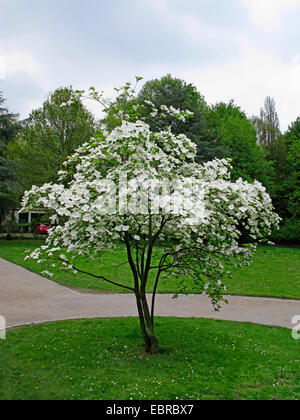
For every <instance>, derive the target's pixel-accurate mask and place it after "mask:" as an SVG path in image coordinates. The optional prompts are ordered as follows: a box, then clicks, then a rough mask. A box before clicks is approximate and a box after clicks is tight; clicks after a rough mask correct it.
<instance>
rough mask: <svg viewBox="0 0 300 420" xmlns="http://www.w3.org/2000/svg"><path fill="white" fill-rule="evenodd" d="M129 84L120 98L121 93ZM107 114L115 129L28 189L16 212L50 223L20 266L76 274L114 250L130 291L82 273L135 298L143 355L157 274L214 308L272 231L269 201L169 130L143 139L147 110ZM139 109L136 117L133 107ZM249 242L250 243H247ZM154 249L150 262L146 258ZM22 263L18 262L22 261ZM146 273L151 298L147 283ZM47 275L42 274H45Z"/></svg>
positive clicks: (153, 345)
mask: <svg viewBox="0 0 300 420" xmlns="http://www.w3.org/2000/svg"><path fill="white" fill-rule="evenodd" d="M128 90H129V89H128V85H127V87H126V88H125V89H124V91H123V94H124V96H126V95H127V94H128ZM126 104H127V109H126V107H124V106H123V105H122V106H119V107H118V106H116V107H115V113H116V115H117V117H116V121H117V123H116V126H115V127H113V128H112V127H110V128H109V129H108V128H107V126H104V127H103V130H102V132H101V133H100V134H99V135H98V136H97V137H96V138H93V139H91V141H90V142H88V143H86V144H84V145H83V146H82V147H81V148H79V149H78V150H77V152H76V153H75V154H74V155H72V156H71V157H70V158H69V159H68V161H67V162H66V164H65V167H66V170H65V171H62V172H61V173H60V182H61V183H59V184H46V185H44V186H42V187H33V188H32V189H31V191H29V192H26V193H25V196H24V199H23V206H24V209H30V208H32V207H37V206H38V207H44V208H45V209H48V210H49V211H51V212H52V213H53V222H54V221H55V220H58V221H59V222H58V224H57V225H56V226H55V227H53V228H52V229H51V230H50V231H49V236H48V238H47V242H46V245H44V246H42V247H40V248H38V249H37V250H35V251H34V252H33V253H31V255H29V256H28V257H29V258H33V259H35V260H37V261H38V262H40V263H42V262H44V261H45V260H48V259H53V260H54V262H53V264H56V265H58V266H61V267H62V268H64V269H68V270H72V271H73V272H74V273H76V272H84V271H83V270H82V269H81V267H78V266H77V265H76V264H75V262H74V256H76V255H82V256H86V257H89V258H93V259H96V260H99V264H101V256H102V254H103V252H107V251H111V252H113V251H114V249H115V247H116V244H117V243H120V242H122V243H123V244H124V246H125V248H126V252H127V263H128V264H129V266H130V268H131V271H132V285H131V286H128V285H124V284H122V283H121V282H117V281H116V279H110V278H106V277H105V276H97V275H95V273H85V274H90V275H93V276H94V277H97V278H99V280H100V281H104V282H108V283H111V284H114V285H116V286H119V287H121V288H124V289H126V290H128V291H130V292H132V293H134V294H135V297H136V303H137V310H138V314H139V320H140V326H141V331H142V335H143V338H144V342H145V346H146V351H147V352H151V353H157V352H159V351H160V348H159V344H158V340H157V337H156V334H155V326H154V310H155V296H156V292H157V287H158V284H159V281H160V279H161V276H162V275H163V274H166V273H167V274H168V275H169V276H171V275H173V276H177V277H178V278H179V279H182V288H181V290H178V291H176V292H177V293H182V292H185V291H186V288H185V283H186V282H189V283H191V282H193V284H194V285H195V286H196V287H197V289H198V291H199V293H204V294H206V295H208V296H209V297H210V298H211V301H212V304H213V305H214V307H215V309H216V310H218V309H220V302H221V300H222V294H223V293H224V288H225V285H224V280H223V279H224V276H225V275H228V274H229V273H230V268H231V267H232V265H234V266H236V265H240V264H245V263H246V264H247V263H249V261H250V258H251V256H252V254H253V251H254V249H255V245H256V244H257V243H258V242H259V241H263V240H265V239H266V238H267V237H268V235H269V234H270V232H271V229H272V228H273V227H274V225H276V224H277V223H278V217H277V215H276V214H275V213H274V212H273V207H272V203H271V199H270V197H269V195H268V194H267V193H266V190H265V188H264V187H263V186H262V185H261V184H260V183H258V182H254V183H253V184H249V183H247V182H245V181H243V180H242V179H240V180H238V181H237V182H234V183H233V182H231V180H230V168H231V167H230V163H229V162H228V161H227V160H215V161H212V162H209V163H206V164H204V165H199V164H196V163H195V161H194V158H195V156H196V146H195V145H194V144H193V143H192V142H191V141H190V140H189V139H188V138H187V137H186V136H185V135H174V134H173V133H172V128H171V127H163V124H162V130H161V131H160V132H151V130H150V128H149V125H147V124H146V123H145V122H144V121H143V115H145V112H148V115H149V113H151V115H152V116H153V118H156V116H157V113H158V112H157V111H158V110H156V109H155V107H154V106H153V104H151V102H147V103H145V104H144V105H137V104H135V103H134V101H132V102H130V103H129V105H128V103H127V102H126ZM141 107H142V109H141ZM164 114H165V115H168V116H170V115H172V116H174V118H180V119H185V118H190V117H191V115H190V113H189V112H186V111H180V110H176V109H174V108H172V107H171V108H168V107H162V109H161V110H160V118H163V116H164ZM250 242H251V245H250V244H249V243H250ZM157 249H159V258H157V256H156V257H154V255H155V250H157ZM28 257H27V258H28ZM152 271H154V272H155V283H154V289H153V293H152V299H151V300H150V299H149V297H148V298H147V294H146V291H147V286H148V283H149V275H150V273H152ZM48 274H49V275H51V273H48Z"/></svg>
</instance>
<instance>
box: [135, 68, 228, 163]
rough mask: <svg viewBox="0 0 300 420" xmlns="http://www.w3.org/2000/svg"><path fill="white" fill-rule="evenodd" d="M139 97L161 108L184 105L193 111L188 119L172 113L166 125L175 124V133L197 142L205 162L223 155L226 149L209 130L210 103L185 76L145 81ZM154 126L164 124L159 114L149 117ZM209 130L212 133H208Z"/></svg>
mask: <svg viewBox="0 0 300 420" xmlns="http://www.w3.org/2000/svg"><path fill="white" fill-rule="evenodd" d="M138 99H139V100H140V101H142V102H144V101H150V102H152V103H153V104H154V105H155V107H156V108H157V109H158V110H159V113H160V114H162V113H163V110H161V106H162V105H166V106H173V107H174V108H176V109H185V110H188V111H190V112H192V113H193V114H194V117H193V118H190V119H188V120H186V121H185V122H183V121H179V120H177V119H174V118H172V117H169V118H167V119H164V120H163V122H164V125H168V126H170V127H172V130H173V132H174V133H176V134H179V133H184V134H185V135H186V136H187V137H189V138H190V139H191V140H193V142H194V143H196V144H197V146H198V153H197V161H198V162H205V161H208V160H211V159H214V158H215V157H223V156H224V151H223V150H221V149H219V148H218V146H217V144H216V142H215V138H214V137H213V135H212V133H209V125H208V117H209V107H208V105H207V104H206V101H205V99H204V97H203V96H202V95H201V94H200V93H199V92H198V91H197V89H196V87H195V86H193V85H192V84H191V83H186V82H185V81H184V80H181V79H178V78H174V77H172V76H171V75H170V74H167V75H166V76H164V77H162V78H161V79H154V80H150V81H148V82H146V83H145V84H144V86H143V87H142V89H141V91H140V92H139V95H138ZM146 122H148V123H149V125H150V127H151V129H152V130H154V131H157V130H158V129H159V128H161V127H160V125H161V121H160V119H159V115H158V118H156V120H155V121H154V120H153V118H152V119H151V117H149V120H147V119H146ZM209 134H210V135H209Z"/></svg>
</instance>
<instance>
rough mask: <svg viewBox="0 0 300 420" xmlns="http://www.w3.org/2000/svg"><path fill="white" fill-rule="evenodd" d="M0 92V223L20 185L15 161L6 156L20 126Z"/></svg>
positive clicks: (12, 203) (12, 204)
mask: <svg viewBox="0 0 300 420" xmlns="http://www.w3.org/2000/svg"><path fill="white" fill-rule="evenodd" d="M4 102H5V100H4V98H3V94H2V92H0V223H1V222H2V221H3V219H4V218H5V216H6V215H7V213H8V212H9V211H10V209H12V208H13V207H14V205H15V202H16V199H17V196H18V194H19V193H20V186H19V184H18V182H17V177H16V170H17V166H16V163H15V162H13V161H11V160H9V159H8V158H7V147H8V145H9V144H10V142H11V141H12V140H13V138H14V137H15V136H16V134H17V133H18V131H19V130H20V128H21V125H20V123H19V121H18V116H17V115H16V114H12V113H10V112H9V111H8V110H7V108H5V107H4Z"/></svg>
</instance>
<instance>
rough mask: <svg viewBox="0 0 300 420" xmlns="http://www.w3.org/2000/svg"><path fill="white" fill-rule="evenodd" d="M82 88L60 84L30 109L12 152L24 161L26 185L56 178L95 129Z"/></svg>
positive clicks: (23, 176)
mask: <svg viewBox="0 0 300 420" xmlns="http://www.w3.org/2000/svg"><path fill="white" fill-rule="evenodd" d="M81 95H82V93H81V92H77V91H74V90H73V89H72V88H60V89H57V90H56V91H55V92H54V93H52V94H50V95H49V97H48V98H47V100H46V101H45V102H44V104H43V106H42V107H41V108H39V109H36V110H34V111H32V112H31V114H30V116H29V118H28V120H26V122H25V126H24V129H23V130H22V132H21V133H20V134H19V135H18V136H17V137H16V139H15V141H14V143H13V144H11V145H10V148H9V153H10V156H11V157H13V158H14V159H15V160H16V161H18V162H19V163H20V164H21V171H20V179H21V182H22V185H23V189H24V190H25V189H29V188H31V186H32V185H42V184H44V183H45V182H51V181H55V180H57V177H58V175H57V173H58V171H60V170H61V169H62V165H63V162H64V161H65V160H66V159H67V157H68V156H69V155H70V154H71V153H73V152H74V150H76V149H77V148H78V147H79V146H80V145H82V144H83V143H84V142H85V141H87V140H88V139H90V138H91V137H92V135H93V134H94V132H95V121H94V118H93V116H92V115H91V114H90V112H89V111H88V110H87V109H86V108H85V107H84V105H83V104H82V101H81Z"/></svg>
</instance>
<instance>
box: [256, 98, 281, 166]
mask: <svg viewBox="0 0 300 420" xmlns="http://www.w3.org/2000/svg"><path fill="white" fill-rule="evenodd" d="M252 121H253V123H254V126H255V128H256V130H257V135H258V139H259V142H260V144H261V145H262V146H263V147H264V149H265V152H266V155H267V156H268V158H269V160H273V158H274V154H276V153H277V147H278V146H279V147H280V143H279V144H278V140H279V139H280V137H281V131H280V123H279V118H278V114H277V111H276V103H275V100H274V98H271V97H270V96H268V97H267V98H266V100H265V103H264V108H261V110H260V116H259V117H253V118H252Z"/></svg>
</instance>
